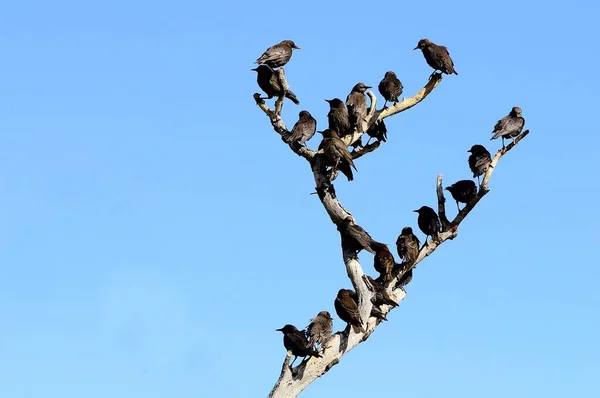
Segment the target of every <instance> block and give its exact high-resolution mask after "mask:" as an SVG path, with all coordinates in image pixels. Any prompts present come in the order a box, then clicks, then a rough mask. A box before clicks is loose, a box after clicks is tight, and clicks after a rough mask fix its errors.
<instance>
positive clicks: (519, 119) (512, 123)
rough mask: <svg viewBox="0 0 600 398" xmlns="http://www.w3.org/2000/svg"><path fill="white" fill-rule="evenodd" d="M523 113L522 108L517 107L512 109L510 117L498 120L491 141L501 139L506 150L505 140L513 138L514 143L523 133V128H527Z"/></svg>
mask: <svg viewBox="0 0 600 398" xmlns="http://www.w3.org/2000/svg"><path fill="white" fill-rule="evenodd" d="M521 113H522V111H521V108H519V107H518V106H515V107H513V108H512V109H511V111H510V113H509V114H508V115H506V116H504V117H503V118H502V119H500V120H498V122H496V125H495V126H494V131H493V132H492V133H493V134H494V136H493V137H492V138H490V141H491V140H495V139H496V138H498V137H501V138H502V148H504V139H505V138H512V139H513V142H514V139H515V138H516V137H517V136H518V135H519V134H521V131H523V126H525V119H524V118H523V116H522V114H521Z"/></svg>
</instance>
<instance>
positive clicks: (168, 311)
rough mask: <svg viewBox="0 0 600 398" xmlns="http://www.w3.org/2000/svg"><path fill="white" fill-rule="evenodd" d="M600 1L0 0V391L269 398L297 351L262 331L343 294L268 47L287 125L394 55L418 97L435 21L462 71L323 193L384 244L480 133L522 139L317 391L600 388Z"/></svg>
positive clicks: (473, 393)
mask: <svg viewBox="0 0 600 398" xmlns="http://www.w3.org/2000/svg"><path fill="white" fill-rule="evenodd" d="M599 13H600V7H599V6H598V5H597V2H592V1H570V2H566V3H565V2H563V3H548V2H545V3H543V4H540V5H539V6H537V5H533V2H523V1H514V0H508V1H502V2H492V3H490V2H466V1H454V2H447V1H446V2H441V1H437V0H434V1H427V2H408V3H407V2H387V3H381V2H379V3H374V4H373V5H369V3H367V2H365V1H345V2H337V3H336V2H325V1H319V2H312V1H307V2H304V3H301V2H285V1H284V2H274V3H264V2H263V3H257V2H241V1H233V2H213V3H211V4H208V3H207V2H202V1H200V2H198V1H190V0H173V1H169V2H166V1H164V2H157V1H113V0H106V1H102V2H82V1H64V0H57V1H51V2H49V1H39V0H38V1H15V0H5V1H3V2H2V4H1V5H0V48H1V49H2V62H1V63H0V271H1V273H0V396H2V397H6V398H38V397H39V398H42V397H43V398H81V397H85V398H104V397H114V398H120V397H123V398H131V397H144V398H155V397H156V398H163V397H164V398H167V397H262V396H266V394H267V392H268V391H269V390H270V389H271V387H272V385H273V383H274V382H275V381H276V379H277V377H278V375H279V371H280V366H281V361H282V360H283V358H284V355H285V350H284V348H283V345H282V335H281V334H280V333H279V332H275V331H274V330H275V329H276V328H279V327H281V326H283V325H284V324H286V323H293V324H295V325H297V326H299V327H304V326H306V324H307V322H308V319H309V318H311V317H312V316H314V315H315V314H316V313H317V312H319V311H320V310H329V311H330V312H332V313H334V309H333V300H334V298H335V294H336V292H337V290H338V289H339V288H341V287H350V286H351V285H350V282H349V281H348V279H347V276H346V273H345V269H344V265H343V263H342V259H341V250H340V247H339V234H338V232H337V231H336V229H335V226H334V225H333V224H331V223H330V221H329V220H328V218H327V216H326V214H325V212H324V210H323V209H322V207H321V205H320V203H319V201H318V198H317V197H316V196H315V195H309V194H310V193H311V192H312V191H313V190H314V181H313V180H312V176H311V174H310V171H309V168H308V166H307V164H306V162H305V161H304V160H303V159H301V158H298V157H297V156H296V155H294V154H293V153H291V151H289V149H288V148H287V147H286V146H285V145H283V144H282V142H281V140H280V139H279V138H278V136H277V135H276V134H275V133H274V132H273V131H272V129H271V126H270V124H269V122H268V119H267V118H266V117H265V115H264V114H262V113H261V112H260V111H259V110H258V108H257V107H256V106H255V104H254V101H253V99H252V94H253V93H254V92H256V91H257V90H258V88H257V86H256V76H255V73H254V72H251V71H250V69H251V68H253V67H254V65H253V62H254V60H255V59H256V58H257V57H258V56H259V55H260V54H261V53H262V52H263V51H264V50H265V49H266V48H267V47H268V46H270V45H272V44H274V43H277V42H279V41H281V40H283V39H293V40H294V41H295V42H296V43H297V44H298V45H299V46H300V47H301V48H302V50H300V51H297V52H295V53H294V56H293V58H292V61H291V62H290V64H289V65H288V67H287V68H286V75H287V77H288V81H289V84H290V86H291V88H292V90H293V91H294V92H295V93H296V94H297V96H298V98H299V99H300V102H301V105H300V106H295V105H293V104H292V103H290V102H289V101H286V103H285V109H284V118H285V121H286V122H287V124H288V126H290V127H291V126H292V125H293V123H294V122H295V120H296V118H297V114H298V112H299V111H300V110H302V109H308V110H309V111H310V112H311V113H312V114H313V115H314V116H315V117H316V118H317V120H318V123H319V128H323V127H324V126H325V125H326V113H327V103H325V102H324V101H323V99H325V98H332V97H336V96H337V97H340V98H345V96H346V95H347V94H348V92H349V91H350V89H351V88H352V86H353V85H354V84H355V83H357V82H358V81H364V82H365V83H367V84H369V85H371V86H376V85H377V83H378V82H379V81H380V80H381V78H382V77H383V74H384V73H385V71H387V70H394V71H396V73H397V75H398V76H399V77H400V79H401V80H402V82H403V83H404V88H405V94H406V95H412V94H414V93H415V92H416V91H417V90H418V89H419V88H420V87H422V85H423V84H424V83H425V82H426V80H427V77H428V76H429V74H430V73H431V68H429V67H428V66H427V65H426V63H425V60H424V59H423V56H422V54H421V53H420V52H419V51H412V49H413V47H414V46H415V45H416V43H417V41H418V40H419V39H421V38H423V37H427V38H430V39H431V40H433V41H435V42H438V43H440V44H444V45H446V46H448V47H449V49H450V53H451V55H452V57H453V58H454V62H455V66H456V70H457V71H458V73H459V74H460V75H459V76H450V77H446V78H444V80H443V82H442V84H441V85H440V86H439V87H438V88H437V89H436V90H435V91H434V92H433V93H432V94H431V95H430V96H429V97H428V98H427V99H426V100H425V101H424V102H423V103H421V104H420V105H419V106H417V107H416V108H413V109H412V110H410V111H408V112H405V113H403V114H401V115H399V116H397V117H394V118H393V119H388V123H387V125H388V130H389V135H388V136H389V140H388V142H387V143H386V144H384V145H383V146H382V147H381V148H380V149H379V150H378V151H376V152H375V153H373V154H371V155H369V156H367V157H365V158H362V159H360V160H358V161H357V167H358V172H357V173H355V181H353V182H352V183H348V182H347V181H345V179H344V178H340V179H338V181H337V184H336V188H337V192H338V195H339V197H340V198H341V200H342V203H343V204H344V205H345V206H346V207H347V208H348V209H350V210H351V211H352V212H353V214H354V215H355V217H356V218H357V220H358V221H359V223H360V224H361V225H363V226H364V227H365V228H366V229H367V230H368V231H369V232H370V233H371V234H372V235H373V236H374V237H375V238H376V239H378V240H381V241H384V242H387V243H389V244H390V245H391V247H394V245H393V244H394V242H395V240H396V236H397V235H398V233H399V232H400V230H401V229H402V227H404V226H407V225H410V226H413V227H416V217H415V216H416V214H415V213H412V212H411V210H413V209H416V208H418V207H420V206H421V205H430V206H433V205H435V190H434V188H435V179H436V176H437V174H438V173H440V172H441V173H443V175H444V178H445V182H446V183H447V184H450V183H452V182H454V181H456V180H459V179H464V178H469V177H470V174H469V170H468V166H467V157H468V153H467V152H466V151H467V149H469V148H470V147H471V145H473V144H476V143H479V144H484V145H485V146H487V147H488V148H489V149H490V151H492V152H495V150H497V149H498V148H499V147H500V142H499V141H493V142H490V141H489V138H490V136H491V131H492V127H493V125H494V123H495V122H496V120H498V119H499V118H501V117H503V116H504V115H506V114H507V113H508V112H509V111H510V109H511V107H512V106H515V105H518V106H520V107H521V108H522V109H523V115H524V117H525V118H526V120H527V125H526V126H527V127H528V128H529V129H531V131H532V133H531V134H530V135H529V137H527V139H526V140H524V141H522V143H521V144H519V146H518V147H517V148H516V149H515V150H514V151H511V152H510V153H509V154H508V155H507V156H506V157H505V158H503V159H502V161H501V163H500V165H499V167H498V168H497V170H496V172H495V173H494V176H493V180H492V182H491V193H490V194H489V195H488V196H486V197H485V199H484V200H483V201H482V202H481V203H480V204H479V205H478V206H477V208H476V209H475V211H474V212H473V213H472V214H471V215H470V216H469V218H468V219H467V220H466V221H465V222H464V223H463V224H462V225H461V228H460V235H459V237H458V239H456V240H454V241H452V242H448V243H446V244H444V245H443V246H442V247H441V248H440V249H439V250H438V251H437V252H436V253H435V254H434V255H433V256H432V257H430V258H428V259H426V260H425V261H424V262H422V263H421V265H419V267H418V269H417V270H416V272H415V277H414V280H413V282H412V284H411V285H409V287H408V289H407V290H408V297H407V299H406V300H405V301H404V302H403V303H402V305H401V306H400V307H399V308H398V309H397V310H395V311H394V312H392V313H391V314H390V316H389V322H388V323H386V324H384V325H382V326H381V327H380V328H378V329H377V331H376V332H375V333H374V334H373V335H372V336H371V338H370V339H369V340H368V341H367V342H366V343H365V344H362V345H360V346H359V347H358V348H356V349H355V350H354V351H352V352H351V353H350V354H349V355H347V356H346V357H345V358H344V359H343V360H342V362H341V363H340V364H339V365H338V366H336V367H335V368H334V369H332V370H331V371H330V372H329V374H327V375H326V376H325V377H323V378H321V379H319V380H317V381H316V382H315V383H314V384H313V385H311V386H310V387H309V388H308V389H307V390H306V391H305V393H304V395H303V396H306V397H315V398H318V397H331V396H346V397H365V396H405V397H411V398H415V397H438V396H444V397H460V398H468V397H477V398H480V397H490V398H492V397H503V398H504V397H507V396H509V397H548V398H549V397H596V396H600V378H599V377H598V375H600V359H599V358H600V343H598V336H600V317H599V307H600V293H599V289H598V280H599V279H600V270H599V268H598V267H599V265H600V255H599V250H598V248H599V245H600V238H599V234H598V229H597V228H598V224H599V221H600V220H599V217H598V213H597V202H598V195H599V191H598V181H597V178H596V177H595V175H596V173H595V171H594V169H593V167H594V164H595V163H596V162H597V159H598V158H597V156H598V155H597V153H598V146H599V145H600V138H599V136H598V123H597V115H598V97H597V96H598V91H599V89H600V80H599V79H598V71H597V70H596V67H597V66H598V65H600V56H599V52H598V39H599V37H600V30H599V29H598V21H597V16H598V14H599ZM269 103H270V104H271V102H269ZM317 145H318V138H315V139H314V140H312V141H310V142H309V146H311V147H313V148H315V147H316V146H317ZM448 209H449V213H450V215H454V214H455V210H454V206H453V203H452V202H449V207H448ZM420 237H421V238H422V235H420ZM361 260H362V262H363V268H364V270H365V271H366V272H368V273H371V274H373V273H374V271H373V268H372V257H371V256H370V255H368V253H367V254H361ZM334 319H335V321H334V324H335V328H336V330H337V329H340V328H343V327H344V324H343V323H342V322H341V321H340V320H339V319H337V317H335V318H334Z"/></svg>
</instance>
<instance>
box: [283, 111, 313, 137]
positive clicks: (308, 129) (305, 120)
mask: <svg viewBox="0 0 600 398" xmlns="http://www.w3.org/2000/svg"><path fill="white" fill-rule="evenodd" d="M315 131H317V121H316V120H315V118H314V117H312V115H311V114H310V113H309V112H308V111H301V112H300V114H299V115H298V121H297V122H296V124H294V127H292V131H291V134H290V135H289V137H288V138H286V142H287V143H288V144H289V143H292V142H297V143H298V144H300V145H304V144H305V143H306V141H308V140H310V139H311V138H312V137H313V136H314V135H315Z"/></svg>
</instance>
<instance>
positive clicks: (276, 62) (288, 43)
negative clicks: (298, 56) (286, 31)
mask: <svg viewBox="0 0 600 398" xmlns="http://www.w3.org/2000/svg"><path fill="white" fill-rule="evenodd" d="M294 49H297V50H300V47H298V46H296V43H294V42H293V41H292V40H284V41H282V42H281V43H277V44H275V45H273V46H271V47H269V48H267V51H265V52H264V53H263V55H261V56H260V58H258V59H257V60H256V62H254V63H255V64H265V65H269V66H270V67H271V68H279V67H281V66H283V65H285V64H287V63H288V61H289V60H290V58H292V51H293V50H294Z"/></svg>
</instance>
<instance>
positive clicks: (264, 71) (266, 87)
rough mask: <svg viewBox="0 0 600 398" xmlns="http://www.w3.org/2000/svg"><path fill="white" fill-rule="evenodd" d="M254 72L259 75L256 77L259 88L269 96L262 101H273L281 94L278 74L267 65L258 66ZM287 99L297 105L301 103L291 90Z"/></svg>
mask: <svg viewBox="0 0 600 398" xmlns="http://www.w3.org/2000/svg"><path fill="white" fill-rule="evenodd" d="M252 70H253V71H256V72H257V73H258V75H257V77H256V82H257V83H258V87H260V89H261V90H262V91H264V92H265V94H267V98H262V99H271V98H273V97H277V96H279V95H280V94H281V85H280V84H279V79H278V78H277V74H275V72H273V69H271V68H269V67H268V66H267V65H258V66H257V67H256V68H254V69H252ZM285 97H286V98H288V99H290V100H292V102H293V103H294V104H296V105H298V104H299V103H300V101H298V98H296V94H294V93H292V91H291V90H288V91H286V93H285Z"/></svg>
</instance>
